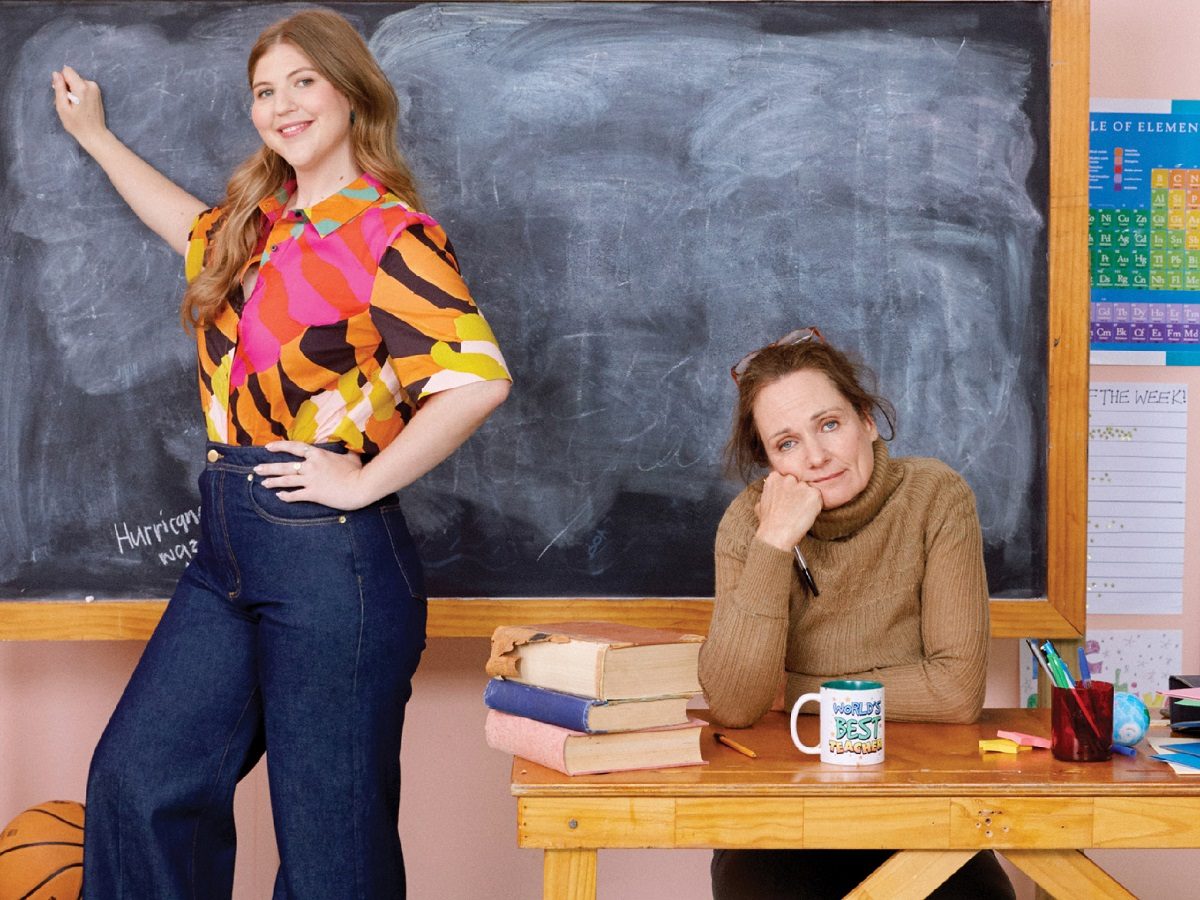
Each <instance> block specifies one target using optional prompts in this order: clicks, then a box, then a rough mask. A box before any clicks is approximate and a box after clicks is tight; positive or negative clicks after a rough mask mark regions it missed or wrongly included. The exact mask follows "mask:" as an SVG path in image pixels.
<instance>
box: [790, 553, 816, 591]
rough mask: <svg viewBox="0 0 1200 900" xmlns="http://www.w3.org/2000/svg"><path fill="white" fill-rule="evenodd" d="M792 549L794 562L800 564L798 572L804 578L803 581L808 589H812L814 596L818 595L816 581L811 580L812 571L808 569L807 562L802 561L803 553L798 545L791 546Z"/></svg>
mask: <svg viewBox="0 0 1200 900" xmlns="http://www.w3.org/2000/svg"><path fill="white" fill-rule="evenodd" d="M792 550H794V551H795V553H796V564H797V565H798V566H800V574H801V575H802V576H803V578H804V583H805V584H806V585H808V589H809V590H810V591H812V595H813V596H814V597H820V596H821V592H820V591H818V590H817V582H816V581H814V580H813V577H812V572H810V571H808V563H806V562H805V561H804V554H802V553H801V552H800V548H799V547H793V548H792Z"/></svg>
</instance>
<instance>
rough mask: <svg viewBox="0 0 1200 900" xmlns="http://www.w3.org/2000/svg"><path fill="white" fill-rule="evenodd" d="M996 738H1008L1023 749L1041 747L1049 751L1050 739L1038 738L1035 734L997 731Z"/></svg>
mask: <svg viewBox="0 0 1200 900" xmlns="http://www.w3.org/2000/svg"><path fill="white" fill-rule="evenodd" d="M996 737H999V738H1008V739H1009V740H1010V741H1015V742H1016V743H1018V744H1020V745H1021V746H1023V747H1042V748H1043V749H1046V750H1049V749H1050V738H1044V737H1038V736H1037V735H1036V734H1025V733H1024V732H1022V731H997V732H996Z"/></svg>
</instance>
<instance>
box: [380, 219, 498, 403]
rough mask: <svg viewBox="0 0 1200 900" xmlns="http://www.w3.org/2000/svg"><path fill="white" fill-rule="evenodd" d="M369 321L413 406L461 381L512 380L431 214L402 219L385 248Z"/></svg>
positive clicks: (455, 385)
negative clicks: (412, 220) (426, 217)
mask: <svg viewBox="0 0 1200 900" xmlns="http://www.w3.org/2000/svg"><path fill="white" fill-rule="evenodd" d="M423 218H424V217H423ZM371 320H372V322H373V323H374V324H375V327H376V329H377V330H378V331H379V334H380V336H381V337H382V338H383V342H384V345H385V346H386V348H387V353H388V357H389V359H390V363H391V365H392V368H393V370H394V371H395V373H396V377H397V378H398V379H399V381H400V384H401V386H402V387H403V388H404V390H405V391H406V392H407V394H408V396H409V398H410V400H411V401H412V402H413V404H414V405H416V404H419V403H420V401H421V400H423V399H424V398H425V397H428V396H430V395H431V394H436V393H438V392H439V391H445V390H449V389H450V388H455V387H460V386H461V385H464V384H471V383H473V382H479V381H498V380H503V381H511V380H512V378H511V376H510V375H509V372H508V366H507V364H506V363H505V361H504V356H503V355H502V354H501V352H500V347H499V344H498V343H497V341H496V336H495V335H494V334H493V333H492V329H491V327H490V326H489V325H488V323H487V321H486V320H485V319H484V318H483V315H482V314H481V313H480V312H479V309H478V308H477V307H476V306H475V301H474V300H472V299H471V294H470V291H469V290H468V289H467V285H466V283H465V282H464V281H463V279H462V275H461V273H460V272H459V269H458V260H457V259H456V258H455V256H454V250H453V248H452V247H451V246H450V242H449V240H448V239H447V238H446V234H445V232H444V231H443V230H442V228H441V227H440V226H438V225H437V224H435V223H432V220H427V221H425V222H417V223H411V224H409V225H408V226H407V227H405V228H404V229H403V230H401V231H400V232H399V233H398V234H397V235H396V237H395V238H393V239H392V241H391V243H390V244H389V245H388V247H387V249H386V250H385V251H384V254H383V258H382V259H381V260H380V262H379V270H378V272H377V274H376V276H375V284H374V286H373V288H372V291H371Z"/></svg>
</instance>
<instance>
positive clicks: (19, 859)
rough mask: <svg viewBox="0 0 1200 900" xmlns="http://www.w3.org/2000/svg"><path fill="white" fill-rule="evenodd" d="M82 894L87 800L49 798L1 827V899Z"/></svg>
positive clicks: (51, 899)
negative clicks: (84, 809) (77, 801)
mask: <svg viewBox="0 0 1200 900" xmlns="http://www.w3.org/2000/svg"><path fill="white" fill-rule="evenodd" d="M82 896H83V804H82V803H76V802H74V801H73V800H51V801H49V802H48V803H42V804H39V805H38V806H34V807H32V808H31V809H27V810H25V812H23V813H21V814H20V815H19V816H17V817H16V818H15V819H13V820H12V821H11V822H9V823H8V824H7V825H6V826H4V830H3V831H0V900H79V898H80V897H82Z"/></svg>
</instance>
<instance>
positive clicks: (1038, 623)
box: [0, 0, 1089, 640]
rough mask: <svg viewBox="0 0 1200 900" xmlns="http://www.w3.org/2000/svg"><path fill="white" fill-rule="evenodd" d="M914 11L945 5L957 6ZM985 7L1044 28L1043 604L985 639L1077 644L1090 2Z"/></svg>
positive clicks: (606, 609) (467, 621) (678, 605)
mask: <svg viewBox="0 0 1200 900" xmlns="http://www.w3.org/2000/svg"><path fill="white" fill-rule="evenodd" d="M617 2H619V0H617ZM743 2H754V0H743ZM792 2H822V0H792ZM854 2H913V0H854ZM917 2H925V3H948V4H953V3H954V2H955V0H917ZM985 2H993V3H1014V2H1022V3H1024V2H1035V3H1040V5H1042V6H1044V7H1045V8H1047V9H1048V12H1049V19H1050V59H1049V61H1048V62H1049V66H1050V128H1049V144H1050V178H1049V182H1050V184H1049V198H1048V204H1047V209H1048V211H1049V223H1048V229H1047V235H1048V255H1049V279H1048V281H1049V310H1048V324H1049V329H1048V335H1049V337H1048V347H1047V354H1048V363H1049V365H1048V385H1047V388H1048V406H1049V410H1048V447H1047V453H1048V458H1047V526H1048V536H1047V544H1048V546H1047V555H1048V560H1049V563H1048V572H1047V590H1046V596H1045V597H1042V598H1035V599H1030V600H996V599H993V600H992V602H991V629H992V635H993V636H994V637H1023V636H1028V635H1042V636H1048V637H1076V636H1079V635H1081V634H1082V633H1083V631H1084V627H1085V620H1086V591H1085V572H1086V519H1087V516H1086V513H1087V460H1086V447H1087V405H1086V401H1087V381H1088V355H1087V354H1088V331H1087V303H1086V296H1087V284H1088V257H1087V245H1086V240H1085V235H1086V233H1087V232H1086V227H1087V224H1086V223H1087V141H1088V133H1087V113H1088V97H1089V93H1088V63H1089V60H1088V52H1089V0H985ZM711 602H712V601H711V599H708V598H640V599H627V598H622V599H596V598H537V599H528V598H501V599H496V598H486V599H484V598H480V599H474V598H431V600H430V610H429V635H430V636H431V637H470V636H483V635H488V634H490V633H491V631H492V630H493V628H494V627H495V626H496V625H499V624H503V623H512V622H518V621H548V620H564V619H575V620H584V619H595V618H602V619H616V620H621V621H626V622H631V623H636V624H643V625H652V626H661V627H678V628H686V629H688V630H691V631H698V632H704V631H705V630H707V626H708V620H709V616H710V615H711ZM165 603H166V601H165V600H104V601H98V602H92V603H85V602H75V601H19V600H9V601H7V602H3V603H0V640H142V639H145V638H146V637H148V636H149V634H150V632H151V631H152V630H153V628H154V625H155V624H156V623H157V621H158V619H159V617H160V616H161V614H162V610H163V608H164V607H165Z"/></svg>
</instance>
